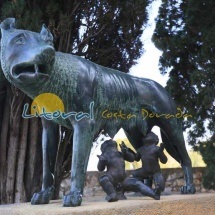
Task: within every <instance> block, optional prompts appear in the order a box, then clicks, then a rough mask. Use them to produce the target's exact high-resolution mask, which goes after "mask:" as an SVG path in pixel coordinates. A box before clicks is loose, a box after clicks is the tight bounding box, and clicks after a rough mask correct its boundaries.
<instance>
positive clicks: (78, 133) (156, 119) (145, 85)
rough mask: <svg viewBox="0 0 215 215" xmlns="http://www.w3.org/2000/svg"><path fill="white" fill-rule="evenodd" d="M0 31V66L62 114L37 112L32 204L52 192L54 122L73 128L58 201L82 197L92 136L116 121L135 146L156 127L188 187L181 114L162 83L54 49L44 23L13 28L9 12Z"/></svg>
mask: <svg viewBox="0 0 215 215" xmlns="http://www.w3.org/2000/svg"><path fill="white" fill-rule="evenodd" d="M1 33H2V38H1V66H2V70H3V72H4V75H5V77H6V79H7V80H8V81H10V82H11V83H12V84H14V85H15V86H16V87H18V88H19V89H21V90H22V91H23V92H24V93H26V94H27V95H28V96H29V97H31V98H32V99H34V98H35V97H37V96H38V95H40V94H42V93H52V94H54V95H56V96H58V97H59V98H60V99H61V100H62V101H63V103H64V106H65V114H64V115H61V116H59V117H58V118H57V117H56V118H53V120H46V119H44V117H43V119H42V122H43V141H42V144H43V185H42V190H41V191H40V192H39V193H36V194H34V196H33V197H32V200H31V203H32V204H44V203H48V202H49V199H50V196H51V193H52V186H53V177H52V173H53V169H54V163H55V157H56V152H57V138H56V133H57V131H56V123H58V124H60V125H63V126H65V127H67V128H69V129H72V130H73V131H74V134H73V155H72V167H71V192H70V193H69V194H68V195H66V196H65V197H64V200H63V204H64V206H78V205H80V204H81V202H82V193H83V188H84V183H85V174H86V169H87V164H88V159H89V155H90V150H91V145H92V142H93V140H94V138H95V137H97V135H98V134H99V133H100V131H101V130H104V132H105V133H108V134H109V135H110V136H111V137H112V138H113V137H114V135H115V134H116V133H117V132H118V130H119V129H120V128H123V129H124V131H125V133H126V135H127V137H128V139H129V141H130V142H131V144H132V145H133V146H134V148H136V149H137V148H139V147H140V146H141V144H142V141H141V140H142V138H143V137H144V136H145V135H146V134H147V133H148V132H150V131H151V129H152V127H153V126H155V125H156V126H158V127H160V130H161V135H162V141H163V142H164V145H165V148H166V150H167V151H168V153H169V154H170V155H171V156H172V157H173V158H174V159H175V160H176V161H178V162H179V163H181V166H182V168H183V170H184V175H185V185H184V186H183V187H182V189H181V192H182V193H184V194H186V193H195V187H194V185H193V174H192V166H191V160H190V158H189V156H188V153H187V150H186V148H185V142H184V137H183V133H182V128H181V125H180V119H179V118H180V116H179V115H180V114H179V115H178V114H177V109H176V107H175V104H174V102H173V100H172V98H171V96H170V95H169V94H168V93H167V92H166V90H165V89H164V88H163V87H162V86H160V85H159V84H158V83H156V82H154V81H152V80H149V79H144V78H137V77H133V76H130V75H128V74H125V73H121V72H119V71H116V70H113V69H110V68H105V67H103V66H99V65H97V64H95V63H93V62H90V61H88V60H86V59H83V58H81V57H78V56H73V55H71V54H65V53H61V52H55V50H54V48H53V46H52V43H53V37H52V35H51V33H50V32H49V30H48V29H47V28H46V27H45V26H43V27H42V30H41V32H40V33H36V32H31V31H27V30H21V29H16V28H15V19H14V18H8V19H6V20H4V21H3V22H2V23H1ZM89 112H90V113H89ZM75 113H77V114H75ZM87 113H89V114H87ZM66 114H70V115H67V116H69V117H67V118H66V117H65V116H66ZM63 116H64V117H63Z"/></svg>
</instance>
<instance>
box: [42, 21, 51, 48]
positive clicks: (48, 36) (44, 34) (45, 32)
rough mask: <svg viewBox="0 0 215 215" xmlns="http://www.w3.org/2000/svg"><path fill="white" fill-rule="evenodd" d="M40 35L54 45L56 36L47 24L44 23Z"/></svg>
mask: <svg viewBox="0 0 215 215" xmlns="http://www.w3.org/2000/svg"><path fill="white" fill-rule="evenodd" d="M40 36H41V38H42V39H43V40H44V41H45V42H47V43H48V44H50V45H52V46H53V40H54V38H53V36H52V34H51V32H50V30H49V29H48V28H47V27H46V25H45V24H43V25H42V29H41V31H40Z"/></svg>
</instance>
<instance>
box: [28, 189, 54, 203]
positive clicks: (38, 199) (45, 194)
mask: <svg viewBox="0 0 215 215" xmlns="http://www.w3.org/2000/svg"><path fill="white" fill-rule="evenodd" d="M53 194H54V187H53V186H51V187H49V188H47V189H45V190H43V191H40V192H39V193H34V195H33V197H32V198H31V204H32V205H40V204H48V203H49V201H50V200H51V198H52V196H53Z"/></svg>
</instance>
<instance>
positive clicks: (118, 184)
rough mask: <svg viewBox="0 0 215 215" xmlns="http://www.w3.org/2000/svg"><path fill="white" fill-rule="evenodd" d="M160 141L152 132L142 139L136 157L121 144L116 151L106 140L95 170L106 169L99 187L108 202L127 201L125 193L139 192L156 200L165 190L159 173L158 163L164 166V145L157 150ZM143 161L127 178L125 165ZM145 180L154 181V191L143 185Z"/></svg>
mask: <svg viewBox="0 0 215 215" xmlns="http://www.w3.org/2000/svg"><path fill="white" fill-rule="evenodd" d="M158 142H159V139H158V137H157V135H155V134H154V133H153V132H149V133H148V134H147V135H146V137H144V138H143V139H142V143H143V145H142V146H141V147H140V148H138V149H137V153H135V152H134V151H132V150H131V149H130V148H127V147H126V145H125V144H124V142H122V144H121V145H120V148H121V151H122V152H119V151H118V150H117V143H116V142H115V141H113V140H106V141H105V142H104V143H103V144H102V145H101V152H102V154H101V155H100V156H98V158H99V162H98V170H99V171H103V170H104V169H105V167H107V171H106V174H105V175H103V176H101V177H100V179H99V182H100V185H101V187H102V188H103V190H104V191H105V192H106V194H107V197H106V200H107V201H108V202H113V201H117V200H120V199H126V197H125V196H124V192H125V191H133V192H140V193H141V194H143V195H145V196H149V197H151V198H153V199H156V200H159V199H160V194H161V191H163V190H164V188H165V181H164V177H163V175H162V173H161V169H160V165H159V160H160V162H161V163H166V162H167V157H166V155H165V154H164V152H163V150H164V145H163V143H162V144H161V146H160V147H158V146H157V144H158ZM124 160H126V161H129V162H133V161H139V160H141V161H142V167H141V168H139V169H136V170H134V171H133V172H132V174H131V175H130V176H129V177H127V176H126V173H125V162H124ZM144 179H153V181H154V184H155V185H154V186H155V188H154V190H153V189H151V188H150V187H148V186H146V185H145V184H144V183H143V180H144Z"/></svg>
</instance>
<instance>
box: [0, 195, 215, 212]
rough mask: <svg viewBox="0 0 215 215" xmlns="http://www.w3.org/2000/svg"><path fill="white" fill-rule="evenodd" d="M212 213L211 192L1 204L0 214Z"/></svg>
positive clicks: (214, 198) (214, 203)
mask: <svg viewBox="0 0 215 215" xmlns="http://www.w3.org/2000/svg"><path fill="white" fill-rule="evenodd" d="M2 214H3V215H67V214H68V215H69V214H70V215H71V214H72V215H73V214H83V215H85V214H86V215H88V214H91V215H92V214H96V215H133V214H134V215H144V214H146V215H148V214H149V215H161V214H162V215H171V214H173V215H215V193H208V194H195V195H169V196H161V200H159V201H156V200H153V199H151V198H148V197H132V196H129V197H128V200H123V201H118V202H113V203H108V202H105V201H104V200H103V197H91V198H84V200H83V203H82V205H81V206H80V207H75V208H72V207H71V208H65V207H62V200H54V201H51V202H50V204H48V205H34V206H33V205H30V203H22V204H12V205H1V206H0V215H2Z"/></svg>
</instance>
